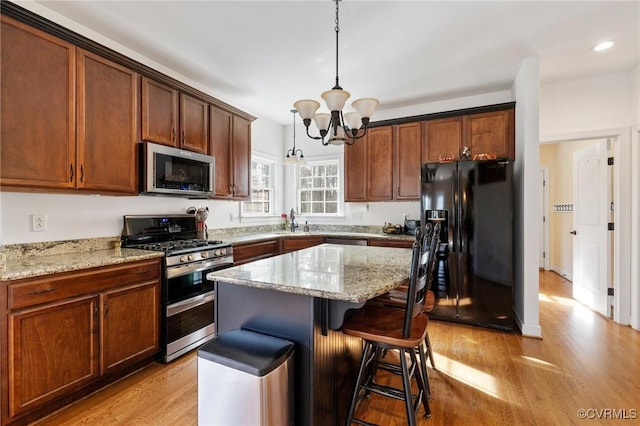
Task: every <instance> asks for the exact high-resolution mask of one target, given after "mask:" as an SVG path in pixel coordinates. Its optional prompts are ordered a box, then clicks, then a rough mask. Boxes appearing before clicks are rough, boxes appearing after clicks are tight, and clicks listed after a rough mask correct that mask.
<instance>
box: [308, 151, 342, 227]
mask: <svg viewBox="0 0 640 426" xmlns="http://www.w3.org/2000/svg"><path fill="white" fill-rule="evenodd" d="M339 170H340V162H339V160H329V161H318V162H309V163H308V164H306V165H301V166H299V169H298V200H299V203H300V212H299V213H300V214H301V215H338V214H340V213H341V211H342V205H341V203H340V201H339V200H341V198H342V197H341V196H340V173H339Z"/></svg>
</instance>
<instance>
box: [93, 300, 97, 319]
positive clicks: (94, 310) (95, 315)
mask: <svg viewBox="0 0 640 426" xmlns="http://www.w3.org/2000/svg"><path fill="white" fill-rule="evenodd" d="M93 319H94V320H97V319H98V304H97V303H94V304H93Z"/></svg>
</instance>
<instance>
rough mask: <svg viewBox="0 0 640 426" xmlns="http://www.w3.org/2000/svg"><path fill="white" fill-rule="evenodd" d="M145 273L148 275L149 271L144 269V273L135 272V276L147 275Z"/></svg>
mask: <svg viewBox="0 0 640 426" xmlns="http://www.w3.org/2000/svg"><path fill="white" fill-rule="evenodd" d="M147 273H149V270H148V269H145V270H144V271H138V272H136V274H138V275H144V274H147Z"/></svg>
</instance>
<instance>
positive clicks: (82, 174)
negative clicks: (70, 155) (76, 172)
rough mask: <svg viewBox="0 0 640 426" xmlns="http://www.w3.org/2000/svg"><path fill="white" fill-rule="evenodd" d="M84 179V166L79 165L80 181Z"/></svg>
mask: <svg viewBox="0 0 640 426" xmlns="http://www.w3.org/2000/svg"><path fill="white" fill-rule="evenodd" d="M83 181H84V166H83V165H82V164H81V165H80V183H82V182H83Z"/></svg>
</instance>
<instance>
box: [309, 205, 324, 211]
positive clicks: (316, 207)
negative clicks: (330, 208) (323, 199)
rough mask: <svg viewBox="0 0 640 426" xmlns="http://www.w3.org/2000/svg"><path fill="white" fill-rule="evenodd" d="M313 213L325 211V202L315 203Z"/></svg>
mask: <svg viewBox="0 0 640 426" xmlns="http://www.w3.org/2000/svg"><path fill="white" fill-rule="evenodd" d="M311 213H324V203H313V204H312V205H311Z"/></svg>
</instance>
